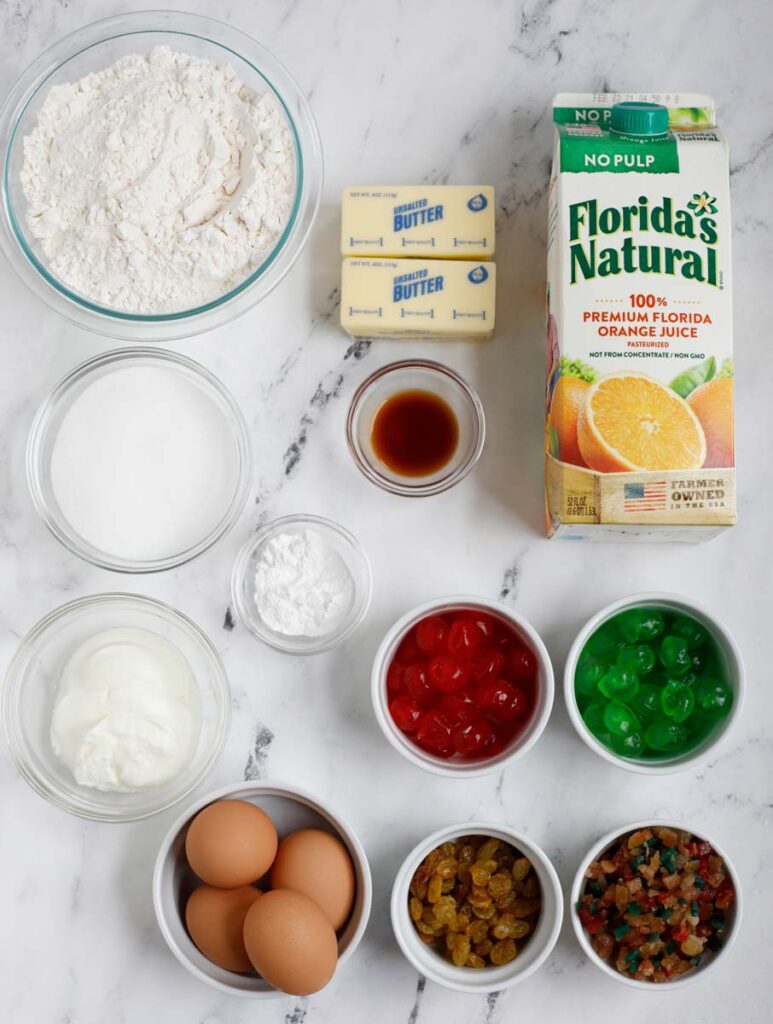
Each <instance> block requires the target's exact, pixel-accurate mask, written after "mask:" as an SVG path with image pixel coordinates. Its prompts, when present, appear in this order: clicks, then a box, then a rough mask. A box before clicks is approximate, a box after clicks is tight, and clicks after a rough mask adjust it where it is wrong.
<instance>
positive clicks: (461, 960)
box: [451, 935, 471, 967]
mask: <svg viewBox="0 0 773 1024" xmlns="http://www.w3.org/2000/svg"><path fill="white" fill-rule="evenodd" d="M470 950H471V945H470V940H469V938H468V937H467V936H466V935H457V936H456V942H455V943H454V948H453V950H452V951H451V960H452V961H453V963H454V964H455V965H456V966H457V967H464V964H465V962H466V960H467V957H468V956H469V955H470Z"/></svg>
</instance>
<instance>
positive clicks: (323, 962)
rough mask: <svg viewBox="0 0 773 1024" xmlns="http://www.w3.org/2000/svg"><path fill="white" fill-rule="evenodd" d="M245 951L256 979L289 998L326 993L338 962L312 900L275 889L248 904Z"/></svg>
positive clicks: (333, 937) (334, 946) (333, 942)
mask: <svg viewBox="0 0 773 1024" xmlns="http://www.w3.org/2000/svg"><path fill="white" fill-rule="evenodd" d="M244 945H245V946H246V948H247V956H248V957H249V958H250V960H251V961H252V964H253V966H254V968H255V970H256V971H257V972H258V974H260V975H261V977H263V978H265V980H266V981H267V982H268V983H269V985H273V986H274V988H278V989H280V990H281V991H282V992H288V993H289V994H290V995H292V996H308V995H311V993H312V992H318V991H319V989H321V988H324V986H325V985H327V983H328V982H329V981H330V979H331V978H332V977H333V974H334V973H335V969H336V963H337V962H338V944H337V943H336V933H335V932H334V931H333V926H332V925H331V923H330V922H329V921H328V919H327V918H326V917H325V915H324V914H323V913H322V911H321V910H320V909H319V907H318V906H317V904H316V903H315V902H314V901H313V900H310V899H309V897H308V896H304V895H303V893H302V892H292V891H291V890H289V889H273V890H272V891H271V892H267V893H266V894H265V895H264V896H261V897H260V899H259V900H256V901H255V902H254V903H253V904H252V906H251V907H250V909H249V910H248V911H247V916H246V918H245V919H244Z"/></svg>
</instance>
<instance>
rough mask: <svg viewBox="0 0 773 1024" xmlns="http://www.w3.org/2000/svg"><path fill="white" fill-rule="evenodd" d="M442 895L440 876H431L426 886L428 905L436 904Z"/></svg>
mask: <svg viewBox="0 0 773 1024" xmlns="http://www.w3.org/2000/svg"><path fill="white" fill-rule="evenodd" d="M442 894H443V879H442V878H441V877H440V875H433V876H432V880H431V881H430V883H429V885H428V886H427V899H428V900H429V902H430V903H437V901H438V900H439V899H440V897H441V896H442Z"/></svg>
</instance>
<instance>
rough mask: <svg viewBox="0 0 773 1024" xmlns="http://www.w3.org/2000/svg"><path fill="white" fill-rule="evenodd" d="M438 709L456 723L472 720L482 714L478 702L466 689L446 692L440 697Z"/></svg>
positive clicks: (460, 723)
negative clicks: (457, 691) (459, 691)
mask: <svg viewBox="0 0 773 1024" xmlns="http://www.w3.org/2000/svg"><path fill="white" fill-rule="evenodd" d="M438 710H439V711H442V713H443V714H444V715H445V716H446V718H447V719H448V721H449V722H453V724H454V725H462V724H465V723H467V722H471V721H472V720H473V719H475V718H477V717H478V715H479V714H480V709H479V708H478V704H477V702H476V701H474V700H473V698H472V697H471V696H470V694H469V693H468V692H467V691H466V690H462V692H461V693H444V694H443V696H442V697H441V698H440V703H439V704H438Z"/></svg>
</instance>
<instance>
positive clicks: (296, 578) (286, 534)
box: [231, 515, 372, 654]
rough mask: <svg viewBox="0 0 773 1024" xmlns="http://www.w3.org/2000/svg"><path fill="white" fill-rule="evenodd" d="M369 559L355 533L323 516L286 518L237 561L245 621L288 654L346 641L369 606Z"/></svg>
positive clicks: (237, 599)
mask: <svg viewBox="0 0 773 1024" xmlns="http://www.w3.org/2000/svg"><path fill="white" fill-rule="evenodd" d="M371 591H372V577H371V570H370V563H369V562H368V558H367V555H366V554H365V552H364V550H363V549H362V547H361V545H360V543H359V541H358V540H357V539H356V537H354V536H352V534H351V533H349V531H348V530H345V529H344V528H343V527H342V526H339V525H338V523H334V522H332V520H330V519H324V518H322V517H321V516H311V515H295V516H285V517H284V518H282V519H275V520H274V521H273V522H271V523H268V524H267V525H266V526H264V527H263V528H262V529H261V530H259V531H258V533H257V534H255V536H254V537H251V538H250V540H249V541H248V543H247V544H246V545H245V546H244V548H243V549H242V551H241V553H240V555H239V557H238V558H237V560H236V565H235V566H234V572H233V577H232V581H231V592H232V598H233V603H234V607H235V608H236V611H237V613H238V615H239V618H240V619H241V621H242V622H243V623H244V625H245V626H246V627H247V629H249V631H250V632H251V633H252V634H253V635H254V636H256V637H257V638H258V639H259V640H262V641H263V642H264V643H267V644H268V645H269V646H271V647H274V648H275V649H276V650H278V651H283V652H285V653H286V654H319V653H321V652H322V651H329V650H331V648H333V647H337V646H338V645H339V644H341V643H343V642H344V640H346V639H347V638H348V637H349V636H351V634H352V633H353V632H354V630H355V629H356V628H357V626H358V625H359V624H360V623H361V622H362V620H363V619H364V618H365V615H366V614H367V611H368V608H369V606H370V598H371Z"/></svg>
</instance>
